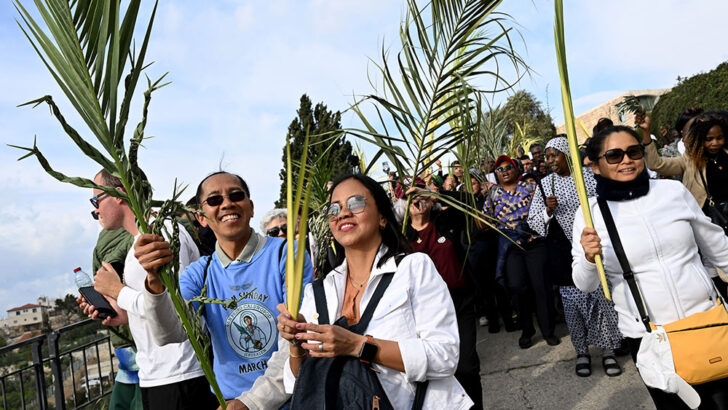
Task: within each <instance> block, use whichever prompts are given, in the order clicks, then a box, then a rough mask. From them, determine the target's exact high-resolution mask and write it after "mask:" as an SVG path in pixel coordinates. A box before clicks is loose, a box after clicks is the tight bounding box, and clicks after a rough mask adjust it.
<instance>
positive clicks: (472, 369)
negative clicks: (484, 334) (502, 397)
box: [450, 285, 483, 410]
mask: <svg viewBox="0 0 728 410" xmlns="http://www.w3.org/2000/svg"><path fill="white" fill-rule="evenodd" d="M474 296H475V295H474V292H473V287H472V286H468V285H466V286H463V287H461V288H459V289H451V290H450V297H452V301H453V304H454V305H455V316H456V318H457V321H458V333H459V335H460V360H459V361H458V367H457V369H456V370H455V378H456V379H457V380H458V382H459V383H460V385H462V386H463V389H465V392H466V393H467V394H468V396H470V399H471V400H472V401H473V402H475V405H474V406H473V407H472V408H473V409H478V410H481V409H482V408H483V387H482V385H481V384H480V358H479V357H478V351H477V350H476V349H475V344H476V341H477V323H476V320H477V318H476V316H475V297H474Z"/></svg>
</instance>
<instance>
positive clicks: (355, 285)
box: [348, 275, 366, 288]
mask: <svg viewBox="0 0 728 410" xmlns="http://www.w3.org/2000/svg"><path fill="white" fill-rule="evenodd" d="M348 276H349V282H351V284H352V285H354V287H355V288H363V287H364V285H365V284H366V281H364V282H362V283H361V284H358V283H356V282H354V279H352V278H351V275H348Z"/></svg>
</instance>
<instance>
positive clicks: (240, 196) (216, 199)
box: [202, 191, 247, 206]
mask: <svg viewBox="0 0 728 410" xmlns="http://www.w3.org/2000/svg"><path fill="white" fill-rule="evenodd" d="M246 197H247V195H246V194H245V191H235V192H231V193H229V194H227V195H212V196H208V197H207V199H205V200H204V201H202V203H203V204H205V203H206V204H207V205H210V206H219V205H221V204H222V202H223V201H224V200H225V198H228V199H230V201H231V202H240V201H244V200H245V198H246Z"/></svg>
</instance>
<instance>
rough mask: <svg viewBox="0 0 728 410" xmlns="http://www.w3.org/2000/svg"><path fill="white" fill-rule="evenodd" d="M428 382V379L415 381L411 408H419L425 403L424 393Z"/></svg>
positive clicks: (414, 409) (418, 409) (413, 409)
mask: <svg viewBox="0 0 728 410" xmlns="http://www.w3.org/2000/svg"><path fill="white" fill-rule="evenodd" d="M429 383H430V381H429V380H425V381H423V382H417V383H415V384H416V385H417V387H416V388H415V401H414V402H412V410H421V409H422V407H423V405H424V404H425V394H427V385H428V384H429Z"/></svg>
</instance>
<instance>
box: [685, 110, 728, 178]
mask: <svg viewBox="0 0 728 410" xmlns="http://www.w3.org/2000/svg"><path fill="white" fill-rule="evenodd" d="M716 125H717V126H719V127H720V128H721V129H722V130H723V136H724V137H725V136H726V135H728V121H727V120H726V117H724V116H723V115H722V114H721V113H719V112H717V111H708V112H705V113H703V114H700V115H699V116H697V117H696V118H695V121H694V122H693V124H692V125H691V126H690V130H689V131H688V138H685V139H684V142H685V155H686V156H687V157H688V158H690V160H691V161H693V162H694V163H695V165H697V167H698V169H703V168H704V167H705V163H706V157H705V139H706V137H707V136H708V132H710V129H711V128H713V127H715V126H716Z"/></svg>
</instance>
